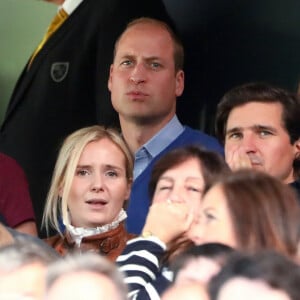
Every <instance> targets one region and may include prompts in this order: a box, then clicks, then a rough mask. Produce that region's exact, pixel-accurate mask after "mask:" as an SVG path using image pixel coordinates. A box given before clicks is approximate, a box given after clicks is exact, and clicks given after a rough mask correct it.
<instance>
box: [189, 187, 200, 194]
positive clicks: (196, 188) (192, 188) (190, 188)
mask: <svg viewBox="0 0 300 300" xmlns="http://www.w3.org/2000/svg"><path fill="white" fill-rule="evenodd" d="M187 189H188V191H191V192H196V193H202V191H201V189H200V188H199V187H196V186H188V187H187Z"/></svg>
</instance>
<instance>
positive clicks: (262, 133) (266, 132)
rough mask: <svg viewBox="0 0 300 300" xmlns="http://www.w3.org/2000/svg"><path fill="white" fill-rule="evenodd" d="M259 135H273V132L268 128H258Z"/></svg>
mask: <svg viewBox="0 0 300 300" xmlns="http://www.w3.org/2000/svg"><path fill="white" fill-rule="evenodd" d="M259 135H260V136H261V137H265V136H269V135H273V133H272V132H271V131H268V130H260V131H259Z"/></svg>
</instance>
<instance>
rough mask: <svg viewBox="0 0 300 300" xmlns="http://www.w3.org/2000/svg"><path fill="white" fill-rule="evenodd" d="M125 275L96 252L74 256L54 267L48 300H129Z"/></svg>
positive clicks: (50, 270)
mask: <svg viewBox="0 0 300 300" xmlns="http://www.w3.org/2000/svg"><path fill="white" fill-rule="evenodd" d="M126 295H127V288H126V286H125V284H124V279H123V276H122V274H121V273H120V272H119V270H118V269H117V267H116V266H115V265H114V264H113V263H111V262H110V261H108V260H107V259H106V258H105V257H103V256H100V255H99V254H96V253H84V254H79V253H77V254H73V255H68V256H66V257H64V259H63V260H60V261H58V262H56V263H54V264H52V265H51V266H50V267H49V268H48V271H47V275H46V299H48V300H52V299H53V300H54V299H63V298H64V299H74V300H75V299H82V298H80V297H83V296H84V297H86V299H90V300H92V299H95V300H96V299H97V300H100V299H115V300H125V299H127V296H126Z"/></svg>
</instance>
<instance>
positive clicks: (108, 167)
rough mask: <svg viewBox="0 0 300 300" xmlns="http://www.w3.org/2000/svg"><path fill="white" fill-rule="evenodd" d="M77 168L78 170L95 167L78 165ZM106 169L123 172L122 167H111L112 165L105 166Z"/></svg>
mask: <svg viewBox="0 0 300 300" xmlns="http://www.w3.org/2000/svg"><path fill="white" fill-rule="evenodd" d="M76 168H77V169H78V168H84V169H92V168H93V166H92V165H77V167H76ZM104 168H105V169H117V170H123V168H122V167H118V166H114V165H110V164H106V165H104Z"/></svg>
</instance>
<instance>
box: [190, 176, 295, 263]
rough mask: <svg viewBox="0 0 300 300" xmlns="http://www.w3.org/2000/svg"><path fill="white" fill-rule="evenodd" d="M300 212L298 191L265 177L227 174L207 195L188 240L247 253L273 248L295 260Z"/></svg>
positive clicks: (272, 178)
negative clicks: (214, 244) (210, 243)
mask: <svg viewBox="0 0 300 300" xmlns="http://www.w3.org/2000/svg"><path fill="white" fill-rule="evenodd" d="M299 229H300V208H299V204H298V202H297V199H296V195H295V193H294V191H293V190H292V189H291V187H289V186H288V185H285V184H283V183H282V182H280V181H279V180H278V179H275V178H274V177H271V176H269V175H268V174H266V173H262V172H258V171H254V170H241V171H237V172H234V173H232V174H229V175H228V176H226V177H224V178H223V179H222V180H221V181H220V182H218V183H217V184H215V185H214V186H212V187H211V188H210V189H209V190H208V191H207V192H206V193H205V195H204V197H203V201H202V203H201V206H200V214H199V219H198V222H197V221H196V222H194V223H193V225H192V226H191V228H190V231H189V237H190V239H192V240H193V241H194V242H195V243H196V244H202V243H209V242H219V243H224V244H227V245H229V246H231V247H233V248H236V249H238V250H242V251H243V252H250V253H251V252H256V251H259V250H265V249H272V250H276V251H278V252H279V253H281V254H283V255H286V256H288V257H290V258H296V256H297V254H298V245H299V241H300V230H299Z"/></svg>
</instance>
